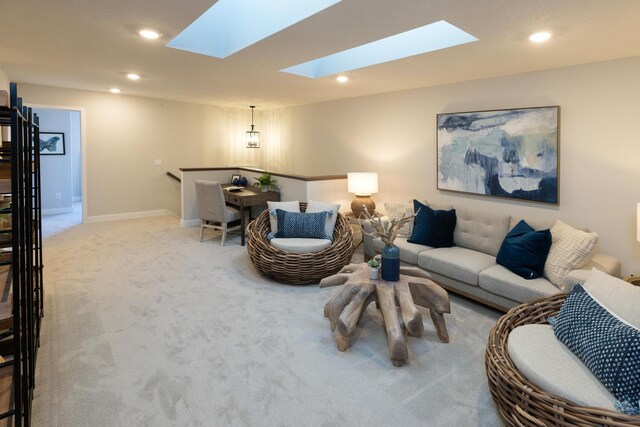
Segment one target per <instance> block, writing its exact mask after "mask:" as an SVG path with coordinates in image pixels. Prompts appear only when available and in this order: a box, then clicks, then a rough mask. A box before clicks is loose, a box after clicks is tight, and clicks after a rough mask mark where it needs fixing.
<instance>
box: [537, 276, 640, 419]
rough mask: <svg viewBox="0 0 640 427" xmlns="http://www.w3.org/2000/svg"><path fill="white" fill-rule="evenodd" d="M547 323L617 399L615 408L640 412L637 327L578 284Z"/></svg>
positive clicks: (630, 412)
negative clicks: (555, 315) (611, 310)
mask: <svg viewBox="0 0 640 427" xmlns="http://www.w3.org/2000/svg"><path fill="white" fill-rule="evenodd" d="M549 323H550V324H551V325H552V326H553V331H554V333H555V334H556V337H557V338H558V339H559V340H560V341H562V343H563V344H564V345H566V346H567V347H568V348H569V349H570V350H571V351H572V352H573V353H574V354H575V355H576V356H578V357H579V358H580V360H582V361H583V362H584V364H585V365H586V366H587V368H589V370H590V371H591V372H592V373H593V375H595V376H596V377H597V378H598V379H599V380H600V381H601V382H602V384H603V385H604V386H605V387H606V388H607V389H608V390H609V391H610V392H611V394H613V395H614V396H615V397H616V398H617V399H618V400H617V401H616V403H615V406H616V409H618V410H619V411H620V412H624V413H625V414H628V415H640V407H639V404H640V402H639V401H640V330H638V329H636V328H634V327H633V326H631V325H629V324H628V323H626V322H625V321H623V320H621V319H619V318H618V317H617V316H615V315H614V314H612V313H610V312H609V311H608V310H607V309H606V308H605V307H603V306H601V305H600V304H599V303H598V301H596V300H595V299H593V298H592V297H591V295H590V294H589V293H587V291H585V289H584V288H583V287H582V286H581V285H576V286H575V287H574V288H573V290H572V291H571V293H570V294H569V296H568V297H567V300H566V301H565V303H564V304H563V305H562V308H561V309H560V312H559V313H558V316H557V317H555V318H553V317H552V318H549Z"/></svg>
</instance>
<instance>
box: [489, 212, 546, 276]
mask: <svg viewBox="0 0 640 427" xmlns="http://www.w3.org/2000/svg"><path fill="white" fill-rule="evenodd" d="M549 248H551V231H549V230H548V229H546V230H539V231H534V230H533V228H531V227H530V226H529V224H527V223H526V222H525V221H524V220H522V221H520V222H519V223H518V224H516V226H515V227H513V228H512V229H511V230H510V231H509V233H507V236H506V237H505V238H504V240H503V241H502V245H501V246H500V250H499V251H498V256H496V262H497V263H498V264H500V265H502V266H505V267H506V268H507V269H509V271H512V272H514V273H515V274H517V275H518V276H520V277H522V278H523V279H527V280H531V279H535V278H537V277H540V276H542V273H543V272H544V263H545V261H546V260H547V254H548V253H549Z"/></svg>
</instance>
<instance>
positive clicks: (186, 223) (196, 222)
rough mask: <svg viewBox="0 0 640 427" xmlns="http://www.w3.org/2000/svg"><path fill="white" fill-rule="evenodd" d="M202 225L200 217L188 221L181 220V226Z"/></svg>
mask: <svg viewBox="0 0 640 427" xmlns="http://www.w3.org/2000/svg"><path fill="white" fill-rule="evenodd" d="M199 225H200V219H190V220H188V221H184V220H182V219H181V220H180V226H181V227H198V226H199Z"/></svg>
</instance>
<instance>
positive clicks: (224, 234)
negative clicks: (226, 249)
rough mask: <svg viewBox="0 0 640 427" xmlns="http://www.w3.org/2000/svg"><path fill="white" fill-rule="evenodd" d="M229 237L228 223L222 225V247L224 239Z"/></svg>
mask: <svg viewBox="0 0 640 427" xmlns="http://www.w3.org/2000/svg"><path fill="white" fill-rule="evenodd" d="M226 237H227V223H226V222H225V223H224V224H222V242H220V246H224V239H225V238H226Z"/></svg>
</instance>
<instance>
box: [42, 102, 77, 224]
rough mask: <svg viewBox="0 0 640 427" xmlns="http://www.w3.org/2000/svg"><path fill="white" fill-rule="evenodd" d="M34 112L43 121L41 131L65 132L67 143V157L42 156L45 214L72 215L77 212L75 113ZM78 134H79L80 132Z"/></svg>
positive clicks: (43, 110) (48, 110)
mask: <svg viewBox="0 0 640 427" xmlns="http://www.w3.org/2000/svg"><path fill="white" fill-rule="evenodd" d="M33 112H34V113H35V114H37V115H38V117H39V118H40V132H62V133H64V144H65V154H64V155H46V154H42V155H41V156H40V180H41V183H42V184H41V188H42V191H41V193H42V213H43V214H44V215H48V214H60V213H65V212H71V211H72V210H73V204H72V197H73V185H72V174H71V168H72V166H71V159H72V156H71V134H72V130H71V112H70V111H67V110H51V109H41V108H34V110H33ZM74 132H79V129H76V130H74ZM60 143H61V142H59V143H58V144H60ZM56 194H59V195H60V199H57V198H56Z"/></svg>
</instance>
